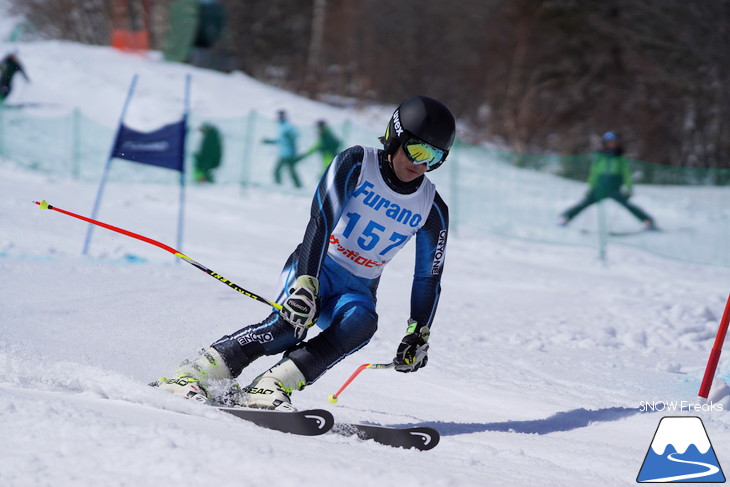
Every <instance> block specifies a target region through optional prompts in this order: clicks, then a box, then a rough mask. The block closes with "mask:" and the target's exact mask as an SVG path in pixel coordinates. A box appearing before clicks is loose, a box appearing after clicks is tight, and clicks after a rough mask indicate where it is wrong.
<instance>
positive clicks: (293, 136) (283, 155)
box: [263, 110, 302, 188]
mask: <svg viewBox="0 0 730 487" xmlns="http://www.w3.org/2000/svg"><path fill="white" fill-rule="evenodd" d="M278 118H279V136H278V137H277V138H276V139H264V140H263V142H264V144H277V145H278V146H279V159H278V160H277V161H276V168H275V169H274V181H275V182H276V184H281V171H282V170H284V169H289V174H291V179H292V182H293V183H294V186H295V187H296V188H301V187H302V183H301V181H300V180H299V176H298V175H297V171H296V169H295V166H296V163H297V161H298V160H299V159H298V158H297V137H298V136H299V134H297V129H295V128H294V126H293V125H292V124H291V123H289V120H288V117H287V116H286V112H285V111H284V110H279V113H278Z"/></svg>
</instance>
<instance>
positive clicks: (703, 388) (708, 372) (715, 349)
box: [698, 296, 730, 399]
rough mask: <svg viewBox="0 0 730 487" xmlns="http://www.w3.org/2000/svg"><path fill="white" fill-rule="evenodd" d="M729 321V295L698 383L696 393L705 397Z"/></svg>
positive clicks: (707, 393) (713, 375)
mask: <svg viewBox="0 0 730 487" xmlns="http://www.w3.org/2000/svg"><path fill="white" fill-rule="evenodd" d="M729 323H730V296H728V299H727V304H726V305H725V312H724V313H723V315H722V320H720V328H719V329H718V330H717V336H716V337H715V344H714V345H713V346H712V351H711V352H710V358H709V359H708V360H707V367H706V368H705V376H704V377H703V378H702V384H701V385H700V392H698V395H699V396H700V397H704V398H705V399H707V396H709V395H710V387H712V380H713V379H714V377H715V370H716V369H717V363H718V362H719V361H720V353H721V352H722V345H723V343H724V342H725V335H726V334H727V328H728V324H729Z"/></svg>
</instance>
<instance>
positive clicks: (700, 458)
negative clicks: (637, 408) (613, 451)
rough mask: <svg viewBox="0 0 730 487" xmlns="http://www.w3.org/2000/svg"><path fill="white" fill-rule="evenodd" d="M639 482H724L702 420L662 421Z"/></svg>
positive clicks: (655, 434)
mask: <svg viewBox="0 0 730 487" xmlns="http://www.w3.org/2000/svg"><path fill="white" fill-rule="evenodd" d="M636 481H637V482H640V483H644V482H647V483H664V482H698V483H699V482H701V483H709V482H717V483H722V482H725V475H724V474H723V472H722V468H721V467H720V463H719V462H718V461H717V456H716V455H715V450H714V449H713V448H712V444H711V443H710V437H709V436H707V431H706V430H705V425H704V424H703V423H702V420H701V419H700V418H698V417H696V416H667V417H664V418H662V419H661V421H659V426H658V427H657V430H656V433H654V439H652V441H651V445H649V450H648V451H647V452H646V457H645V458H644V463H643V464H642V465H641V470H640V471H639V475H638V476H637V477H636Z"/></svg>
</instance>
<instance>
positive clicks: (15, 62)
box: [0, 52, 30, 105]
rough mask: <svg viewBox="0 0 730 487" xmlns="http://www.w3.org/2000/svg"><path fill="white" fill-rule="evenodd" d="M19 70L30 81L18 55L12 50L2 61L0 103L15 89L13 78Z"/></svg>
mask: <svg viewBox="0 0 730 487" xmlns="http://www.w3.org/2000/svg"><path fill="white" fill-rule="evenodd" d="M18 72H19V73H20V74H22V75H23V77H24V78H25V80H26V81H28V82H30V79H29V78H28V75H27V74H25V70H24V69H23V65H22V64H20V60H19V59H18V56H16V55H15V53H14V52H11V53H10V54H8V55H7V56H5V57H4V58H3V60H2V61H0V105H2V104H3V102H4V101H5V99H6V98H7V97H9V96H10V92H11V91H12V90H13V78H14V77H15V74H16V73H18Z"/></svg>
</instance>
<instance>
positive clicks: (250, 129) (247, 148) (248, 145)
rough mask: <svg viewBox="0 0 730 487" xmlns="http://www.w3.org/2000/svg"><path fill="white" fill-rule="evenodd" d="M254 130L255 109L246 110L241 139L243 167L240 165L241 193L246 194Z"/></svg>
mask: <svg viewBox="0 0 730 487" xmlns="http://www.w3.org/2000/svg"><path fill="white" fill-rule="evenodd" d="M255 131H256V110H251V111H250V112H248V118H247V120H246V135H245V137H244V141H243V167H241V193H242V194H246V189H247V187H248V186H249V185H250V184H251V153H252V152H253V146H254V142H253V139H254V133H255Z"/></svg>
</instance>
